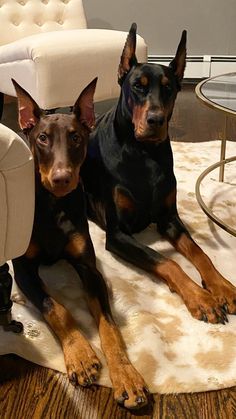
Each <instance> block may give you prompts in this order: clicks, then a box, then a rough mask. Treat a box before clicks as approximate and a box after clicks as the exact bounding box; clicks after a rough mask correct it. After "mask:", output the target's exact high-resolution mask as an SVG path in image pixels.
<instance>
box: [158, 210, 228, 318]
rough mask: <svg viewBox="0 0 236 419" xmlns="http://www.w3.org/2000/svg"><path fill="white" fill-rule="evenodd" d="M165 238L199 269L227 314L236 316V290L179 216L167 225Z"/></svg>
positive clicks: (205, 283) (206, 286)
mask: <svg viewBox="0 0 236 419" xmlns="http://www.w3.org/2000/svg"><path fill="white" fill-rule="evenodd" d="M165 236H166V237H167V238H168V240H169V241H170V242H171V243H172V245H173V246H174V247H175V248H176V250H177V251H178V252H180V253H181V254H182V255H184V256H185V257H186V258H187V259H188V260H189V261H190V262H192V263H193V265H194V266H195V267H196V268H197V270H198V271H199V273H200V275H201V278H202V285H203V287H204V288H205V289H207V290H208V291H209V292H210V293H211V294H212V295H213V296H214V298H215V299H216V301H217V302H218V304H219V305H220V306H221V307H223V308H224V310H225V311H226V312H228V313H230V314H236V288H235V287H234V286H233V285H232V284H231V283H230V282H229V281H228V280H227V279H225V278H224V277H223V276H222V275H221V274H220V272H218V270H217V269H216V268H215V266H214V265H213V263H212V262H211V260H210V258H209V257H208V256H207V255H206V254H205V253H204V252H203V250H202V249H201V248H200V247H199V246H198V245H197V244H196V243H195V242H194V240H193V239H192V238H191V236H190V234H189V232H188V231H187V229H186V227H185V226H184V224H183V223H182V221H181V220H180V218H179V216H178V214H175V216H173V217H172V218H171V219H170V220H169V221H168V223H167V224H166V230H165Z"/></svg>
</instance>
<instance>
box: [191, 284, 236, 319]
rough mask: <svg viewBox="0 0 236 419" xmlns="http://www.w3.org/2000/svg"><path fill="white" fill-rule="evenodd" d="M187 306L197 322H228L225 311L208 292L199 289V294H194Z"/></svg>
mask: <svg viewBox="0 0 236 419" xmlns="http://www.w3.org/2000/svg"><path fill="white" fill-rule="evenodd" d="M185 304H186V306H187V308H188V310H189V311H190V313H191V314H192V316H193V317H194V318H195V319H197V320H203V321H204V322H206V323H208V322H209V323H213V324H216V323H221V324H225V322H227V321H228V320H227V316H226V313H225V310H224V309H223V308H222V306H221V304H219V303H218V302H217V301H216V299H215V298H214V297H213V296H212V295H211V294H210V293H209V292H208V291H206V290H204V289H202V288H199V290H198V292H194V293H193V294H192V296H191V298H189V299H188V301H185Z"/></svg>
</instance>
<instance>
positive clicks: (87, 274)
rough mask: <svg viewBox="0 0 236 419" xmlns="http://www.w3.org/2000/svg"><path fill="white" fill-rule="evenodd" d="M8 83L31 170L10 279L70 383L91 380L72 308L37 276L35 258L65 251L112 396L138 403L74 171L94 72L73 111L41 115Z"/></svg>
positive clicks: (46, 259)
mask: <svg viewBox="0 0 236 419" xmlns="http://www.w3.org/2000/svg"><path fill="white" fill-rule="evenodd" d="M13 82H14V81H13ZM14 86H15V89H16V93H17V97H18V110H19V124H20V127H21V128H22V130H23V131H24V133H25V134H26V136H27V137H28V140H29V144H30V148H31V150H32V153H33V156H34V162H35V178H36V179H35V182H36V193H35V217H34V224H33V231H32V237H31V240H30V244H29V247H28V249H27V251H26V253H25V254H24V255H23V256H21V257H19V258H17V259H14V260H13V267H14V273H15V279H16V282H17V284H18V285H19V287H20V288H21V289H22V291H23V292H24V294H25V295H26V296H27V297H28V298H29V299H30V300H31V301H32V302H33V303H34V304H35V306H36V307H37V308H38V309H39V310H40V312H41V313H42V314H43V316H44V318H45V319H46V321H47V322H48V324H49V325H50V326H51V328H52V330H53V331H54V333H55V334H56V335H57V337H58V338H59V340H60V342H61V345H62V349H63V352H64V358H65V364H66V368H67V372H68V376H69V379H70V381H71V382H72V384H74V385H77V384H80V385H82V386H88V385H90V384H93V383H95V382H96V381H97V379H98V377H99V370H100V368H101V363H100V361H99V359H98V358H97V356H96V354H95V352H94V350H93V349H92V347H91V346H90V344H89V342H88V341H87V340H86V339H85V337H84V336H83V335H82V334H81V333H80V331H79V329H78V326H77V324H76V322H75V320H74V319H73V316H72V314H71V313H70V312H68V310H67V309H66V308H65V307H63V306H62V305H61V304H59V303H58V302H57V301H55V299H53V298H52V297H51V296H50V295H48V293H47V292H46V291H45V289H44V286H43V283H42V281H41V279H40V277H39V265H40V264H42V263H46V264H52V263H54V262H56V261H57V260H58V259H61V258H63V259H66V260H67V261H68V262H69V263H70V264H71V265H72V266H73V267H74V269H75V270H76V271H77V273H78V274H79V276H80V278H81V280H82V283H83V286H84V289H85V292H86V295H87V301H88V306H89V308H90V310H91V312H92V314H93V316H94V318H95V320H96V323H97V326H98V329H99V334H100V339H101V346H102V349H103V351H104V354H105V357H106V360H107V364H108V368H109V373H110V377H111V381H112V384H113V388H114V395H115V399H116V400H117V401H118V402H119V403H120V404H122V405H124V406H125V407H128V408H137V407H140V406H143V405H145V404H146V403H147V401H148V399H149V396H148V389H147V387H146V384H145V382H144V380H143V378H142V377H141V376H140V374H139V373H138V372H137V371H136V369H135V368H134V367H133V366H132V365H131V363H130V361H129V359H128V357H127V354H126V350H125V344H124V342H123V340H122V337H121V334H120V332H119V330H118V328H117V326H116V324H115V322H114V320H113V317H112V313H111V309H110V304H109V299H108V292H107V287H106V284H105V281H104V279H103V277H102V275H101V274H100V272H99V271H98V270H97V268H96V258H95V253H94V248H93V245H92V242H91V238H90V235H89V229H88V222H87V218H86V205H85V196H84V192H83V186H82V183H81V179H80V168H81V164H82V163H83V161H84V158H85V155H86V150H87V142H88V137H89V133H90V131H91V128H92V127H93V125H94V122H95V121H94V120H95V118H94V109H93V95H94V91H95V86H96V79H95V80H93V81H92V82H91V83H90V84H89V85H88V86H87V87H86V88H85V89H84V90H83V92H82V93H81V95H80V96H79V98H78V100H77V101H76V103H75V105H74V108H73V112H72V114H59V113H58V114H53V115H45V114H44V113H43V111H42V110H41V109H40V108H39V107H38V105H37V104H36V102H35V101H34V100H33V99H32V98H31V96H30V95H29V94H28V93H27V92H26V91H25V90H24V89H23V88H22V87H20V86H19V85H18V84H17V83H16V82H14ZM55 281H57V278H55Z"/></svg>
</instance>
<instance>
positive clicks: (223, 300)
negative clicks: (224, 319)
mask: <svg viewBox="0 0 236 419" xmlns="http://www.w3.org/2000/svg"><path fill="white" fill-rule="evenodd" d="M202 285H203V287H204V288H205V289H207V291H209V292H210V293H211V294H212V295H213V296H214V298H215V300H216V301H217V302H218V304H219V305H220V306H221V307H222V308H223V309H224V310H225V312H227V313H229V314H236V288H235V287H234V286H233V285H232V284H231V283H230V282H229V281H227V279H225V278H224V277H223V276H222V275H220V274H218V273H217V277H216V278H215V277H214V278H213V280H212V281H208V282H205V281H202Z"/></svg>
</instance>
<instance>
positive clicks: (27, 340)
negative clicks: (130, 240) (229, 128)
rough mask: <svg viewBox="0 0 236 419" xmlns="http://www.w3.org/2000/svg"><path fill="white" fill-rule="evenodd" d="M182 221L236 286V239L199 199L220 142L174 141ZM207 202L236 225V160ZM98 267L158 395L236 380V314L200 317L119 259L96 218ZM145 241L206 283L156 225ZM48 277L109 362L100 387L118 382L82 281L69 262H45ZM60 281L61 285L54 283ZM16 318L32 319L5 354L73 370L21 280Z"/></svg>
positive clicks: (232, 146)
mask: <svg viewBox="0 0 236 419" xmlns="http://www.w3.org/2000/svg"><path fill="white" fill-rule="evenodd" d="M173 152H174V159H175V173H176V176H177V179H178V202H179V212H180V215H181V218H182V219H183V220H184V221H185V223H186V225H187V226H188V228H189V230H190V231H191V233H192V235H193V237H194V239H195V240H196V241H197V242H198V243H199V244H200V246H201V247H202V248H203V249H204V250H205V251H206V252H207V253H208V255H209V256H210V257H211V259H212V260H213V262H214V263H215V265H216V267H217V268H218V269H219V270H220V271H221V273H222V274H224V275H225V276H226V277H227V278H228V279H229V280H230V281H232V282H233V283H235V285H236V269H235V263H236V262H235V261H236V238H234V237H232V236H231V235H230V234H228V233H226V232H225V231H223V230H222V229H220V228H218V227H217V226H216V225H214V224H213V223H212V222H211V221H210V220H209V219H208V218H207V217H206V215H205V214H204V213H203V211H202V210H201V209H200V207H199V205H198V203H197V201H196V198H195V182H196V180H197V177H198V176H199V174H200V173H201V172H202V171H203V170H204V169H205V168H206V167H207V166H209V165H210V164H212V163H214V162H216V161H218V160H219V153H220V142H218V141H214V142H207V143H194V144H192V143H173ZM235 154H236V143H233V142H228V143H227V156H232V155H235ZM202 195H203V197H204V200H205V201H206V202H208V203H210V205H212V206H213V208H214V210H215V211H216V213H217V214H218V215H220V216H221V217H222V218H223V219H224V220H225V221H227V222H228V223H230V224H231V226H234V227H235V226H236V163H230V164H229V165H228V166H227V168H226V175H225V183H224V184H219V183H218V169H217V170H215V172H213V173H211V174H210V175H209V176H208V177H207V178H206V179H205V180H204V183H203V187H202ZM90 233H91V236H92V240H93V243H94V246H95V250H96V254H97V261H98V267H99V269H100V270H101V271H102V272H103V274H104V277H105V278H106V281H107V284H108V286H109V288H110V294H111V302H112V309H113V313H114V317H115V319H116V321H117V323H118V324H119V326H120V329H121V332H122V335H123V337H124V339H125V342H126V345H127V351H128V354H129V357H130V359H131V361H132V362H133V364H134V365H135V367H136V368H137V369H138V370H139V371H140V373H141V374H142V375H143V377H144V379H145V381H146V382H147V384H148V386H149V388H150V390H151V391H152V392H159V393H179V392H199V391H206V390H212V389H220V388H223V387H230V386H233V385H236V316H229V323H228V324H226V325H210V324H206V323H204V322H200V321H197V320H194V319H193V318H192V317H191V315H190V314H189V312H188V311H187V309H186V308H185V305H184V304H183V303H182V301H181V299H180V298H179V297H178V296H177V295H176V294H172V293H171V292H170V291H169V289H168V287H167V286H166V285H165V284H163V283H162V282H161V281H160V282H158V283H154V282H153V281H152V276H151V275H148V274H146V273H145V272H143V271H141V270H138V269H136V268H134V267H132V266H131V265H128V264H127V263H125V262H124V261H122V260H120V259H118V258H116V257H114V256H112V254H110V253H109V252H107V251H106V250H105V249H104V238H105V237H104V232H103V231H101V230H100V229H99V228H98V227H97V226H96V225H94V224H92V223H90ZM137 238H138V239H139V240H140V241H141V242H143V243H145V244H147V245H149V246H151V247H152V248H154V249H158V250H159V251H161V252H162V253H163V254H165V255H166V256H168V257H171V258H173V259H174V260H176V261H177V262H179V263H180V264H181V266H182V268H183V269H184V270H185V271H186V272H187V273H188V274H189V275H190V276H191V277H192V278H193V279H194V280H195V281H196V282H198V283H199V284H200V278H199V275H198V273H197V272H196V270H195V269H194V268H193V267H192V266H191V264H190V263H189V262H187V261H186V260H185V259H184V258H183V257H182V256H180V255H178V254H177V253H176V252H175V251H174V250H173V249H172V248H171V247H170V246H169V245H168V244H167V243H166V242H165V241H163V240H161V239H160V238H159V237H158V236H157V234H156V232H155V226H150V227H149V228H148V229H147V230H146V231H144V232H143V233H142V234H138V235H137ZM41 275H42V277H43V279H44V281H45V282H46V284H47V287H48V288H49V289H50V290H51V294H52V295H53V296H54V297H55V298H58V300H59V301H60V302H62V303H63V304H64V305H65V306H67V307H69V308H70V310H71V312H72V313H73V315H74V317H75V318H76V319H77V321H78V326H79V327H80V328H81V330H82V331H83V333H84V334H85V335H86V336H87V338H88V339H89V341H90V342H91V344H92V345H93V347H94V348H95V350H96V352H97V354H98V356H99V357H100V359H101V360H102V363H103V370H102V375H101V378H100V381H99V384H101V385H105V386H111V383H110V380H109V376H108V371H107V367H106V363H105V360H104V356H103V355H102V352H101V349H100V343H99V337H98V333H97V329H96V326H95V324H94V321H93V319H92V317H91V316H90V314H89V312H88V310H87V307H86V304H85V302H84V296H83V290H82V289H81V284H80V280H79V278H78V277H77V276H76V274H75V272H74V271H73V270H72V268H70V266H68V265H67V264H66V263H65V262H64V261H60V262H59V263H57V264H56V265H54V266H53V267H50V268H49V267H47V268H46V267H42V268H41ZM54 281H55V284H53V282H54ZM13 299H14V301H15V304H14V305H13V318H14V319H17V320H20V321H22V322H23V323H24V333H23V334H22V335H15V334H13V333H9V332H3V331H2V330H0V354H5V353H9V352H12V353H15V354H18V355H20V356H22V357H23V358H26V359H28V360H30V361H33V362H35V363H38V364H40V365H43V366H45V367H50V368H53V369H55V370H59V371H62V372H65V365H64V360H63V354H62V351H61V348H60V346H59V344H58V342H57V339H56V338H55V337H54V335H53V334H52V333H51V331H50V330H49V328H48V327H47V325H46V324H45V323H44V321H43V319H42V317H41V315H40V314H39V313H38V311H37V310H36V309H35V308H34V307H33V306H32V305H31V304H30V303H29V302H28V301H26V300H25V297H24V296H23V295H22V294H21V292H20V291H19V290H18V289H17V287H16V286H15V285H14V289H13Z"/></svg>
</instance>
